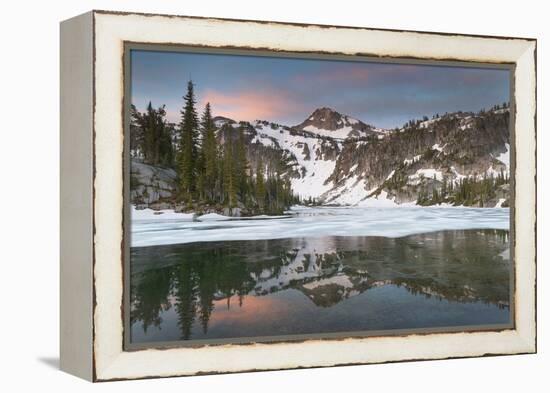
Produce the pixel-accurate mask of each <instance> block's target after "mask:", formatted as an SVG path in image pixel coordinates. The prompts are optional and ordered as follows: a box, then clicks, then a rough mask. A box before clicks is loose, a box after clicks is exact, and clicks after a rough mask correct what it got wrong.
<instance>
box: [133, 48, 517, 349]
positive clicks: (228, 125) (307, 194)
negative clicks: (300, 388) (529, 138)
mask: <svg viewBox="0 0 550 393" xmlns="http://www.w3.org/2000/svg"><path fill="white" fill-rule="evenodd" d="M128 64H129V73H128V75H129V77H127V78H126V79H125V83H126V89H127V90H126V92H127V96H128V102H127V106H128V107H127V108H126V109H127V115H126V124H127V129H126V138H127V140H128V142H127V149H126V154H127V162H128V163H129V165H128V171H129V174H128V179H129V181H128V182H126V183H127V187H128V193H127V198H126V204H127V205H126V208H127V209H128V212H129V217H130V220H129V222H127V223H126V228H125V230H126V236H127V239H128V241H129V255H128V260H127V263H128V265H127V266H128V269H129V274H128V277H129V278H128V280H127V282H126V283H125V285H126V287H127V296H128V303H127V304H128V308H129V309H128V310H126V316H127V327H126V330H127V333H126V334H128V335H129V342H130V344H138V345H150V346H156V345H159V346H161V345H192V344H201V343H218V342H219V343H225V342H256V341H285V340H294V339H304V338H308V337H328V338H330V337H348V336H368V335H391V334H407V333H410V332H432V331H465V330H483V329H491V330H498V329H505V328H510V327H512V313H513V304H512V302H511V299H512V298H511V296H512V290H513V276H512V272H513V260H512V259H511V252H510V245H511V241H510V209H511V206H510V205H511V203H512V199H511V191H512V189H511V184H513V183H511V180H513V179H511V175H512V171H511V160H510V157H511V153H510V151H511V145H512V143H511V136H512V135H513V132H512V130H511V126H510V124H511V108H513V103H511V99H512V95H511V84H510V80H511V72H512V71H511V70H510V69H509V68H505V67H500V66H491V65H483V64H477V65H476V64H449V63H436V62H434V63H430V64H426V63H414V62H410V61H408V62H406V61H391V62H388V61H381V60H369V59H360V60H357V59H355V58H354V59H351V58H349V59H348V58H328V57H325V58H305V57H292V56H281V55H279V56H276V55H266V54H256V53H254V52H251V53H231V52H224V53H215V52H206V51H191V50H187V51H186V50H183V49H182V50H175V49H166V48H164V49H162V48H161V49H159V48H153V49H150V50H149V49H132V50H130V51H129V61H128Z"/></svg>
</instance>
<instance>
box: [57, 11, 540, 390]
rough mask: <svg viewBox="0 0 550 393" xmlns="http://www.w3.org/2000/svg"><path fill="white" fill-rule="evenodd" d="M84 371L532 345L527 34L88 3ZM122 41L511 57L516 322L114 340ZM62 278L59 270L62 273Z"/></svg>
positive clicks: (271, 365) (452, 353) (285, 363)
mask: <svg viewBox="0 0 550 393" xmlns="http://www.w3.org/2000/svg"><path fill="white" fill-rule="evenodd" d="M92 17H93V21H94V23H93V26H94V27H93V29H94V31H93V44H94V57H95V65H94V75H93V76H94V82H93V83H94V86H93V87H94V89H95V93H94V94H95V96H94V102H95V108H94V113H93V115H94V124H93V128H94V133H95V139H94V146H93V151H94V160H95V178H94V190H95V192H94V211H93V214H94V216H93V219H94V223H95V235H94V238H93V246H94V266H93V275H94V294H95V307H94V309H93V321H94V330H93V359H92V360H91V361H92V367H93V371H94V372H93V379H94V380H111V379H133V378H144V377H156V376H179V375H193V374H198V373H220V372H238V371H247V370H273V369H288V368H296V367H323V366H334V365H343V364H358V363H379V362H389V361H404V360H418V359H440V358H448V357H469V356H483V355H492V354H516V353H532V352H535V351H536V310H535V296H536V251H535V238H536V236H535V235H536V233H535V231H536V160H535V156H536V129H535V119H536V101H535V90H536V61H535V58H536V41H535V40H531V39H507V38H495V37H475V36H464V35H447V34H437V33H417V32H398V31H385V30H373V29H362V28H361V29H359V28H346V27H327V26H304V25H292V24H280V23H266V22H254V21H231V20H219V19H207V18H190V17H172V16H159V15H141V14H118V13H108V12H93V13H92ZM124 42H139V43H152V44H165V43H171V44H181V45H188V46H193V45H199V46H212V47H237V48H261V49H264V50H283V51H291V52H325V53H327V52H334V53H338V54H349V55H357V54H363V55H373V56H382V57H401V58H403V57H414V58H420V59H422V58H424V59H442V60H457V61H478V62H486V63H502V62H505V63H515V65H516V71H515V80H514V85H515V103H516V114H515V132H516V135H518V136H519V137H517V138H516V145H515V152H516V161H515V162H516V169H515V170H516V173H515V181H516V188H515V189H516V190H518V191H517V192H516V195H515V202H514V203H515V208H516V214H515V223H514V225H515V235H516V236H515V240H516V243H515V247H514V248H513V249H514V252H515V309H514V310H515V314H514V315H515V329H511V330H504V331H499V332H464V333H434V334H421V335H420V334H419V335H414V334H413V335H408V336H399V337H370V338H349V339H338V340H308V341H306V342H302V343H289V342H286V343H270V344H261V343H257V344H252V345H235V344H234V345H229V344H228V345H220V346H211V347H208V346H205V347H200V348H189V347H186V348H172V349H162V350H158V349H145V350H136V351H129V352H125V351H124V350H123V326H124V323H123V319H122V314H121V304H122V300H123V299H122V298H123V263H122V258H123V255H122V247H121V242H122V239H123V226H122V223H123V118H122V116H123V113H124V111H123V108H122V105H123V93H124V86H123V78H122V75H123V53H124ZM62 279H63V278H62Z"/></svg>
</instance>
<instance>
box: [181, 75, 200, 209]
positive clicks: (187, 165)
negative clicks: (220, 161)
mask: <svg viewBox="0 0 550 393" xmlns="http://www.w3.org/2000/svg"><path fill="white" fill-rule="evenodd" d="M183 99H184V102H185V105H184V108H183V109H182V110H181V123H180V134H181V136H180V152H179V159H178V164H179V165H178V170H179V179H180V191H181V192H182V195H183V197H184V198H185V199H186V200H187V201H188V202H190V201H191V200H192V198H193V194H194V192H195V190H196V180H197V168H196V165H197V158H198V135H197V129H198V117H197V112H196V110H195V104H196V101H195V94H194V91H193V82H192V81H189V82H188V83H187V94H186V95H185V96H184V97H183Z"/></svg>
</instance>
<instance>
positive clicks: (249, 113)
mask: <svg viewBox="0 0 550 393" xmlns="http://www.w3.org/2000/svg"><path fill="white" fill-rule="evenodd" d="M207 102H210V105H211V106H212V112H213V114H214V115H215V116H226V117H229V118H231V119H234V120H248V121H253V120H256V119H262V120H263V119H266V120H270V119H277V118H278V117H280V116H288V114H289V113H292V112H295V111H296V109H297V105H296V103H295V102H293V101H292V99H291V98H290V97H289V96H288V94H286V93H283V92H277V91H274V90H269V91H255V90H241V91H237V92H230V93H226V92H220V91H216V90H213V89H208V90H206V91H204V92H203V93H202V94H201V100H200V102H199V108H204V106H205V105H206V103H207Z"/></svg>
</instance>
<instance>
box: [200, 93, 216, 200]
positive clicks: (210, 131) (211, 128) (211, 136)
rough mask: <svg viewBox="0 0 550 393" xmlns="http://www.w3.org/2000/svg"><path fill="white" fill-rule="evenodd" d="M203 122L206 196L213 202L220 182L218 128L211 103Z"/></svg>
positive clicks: (206, 108)
mask: <svg viewBox="0 0 550 393" xmlns="http://www.w3.org/2000/svg"><path fill="white" fill-rule="evenodd" d="M201 120H202V121H201V131H202V150H201V153H202V164H203V170H204V174H203V179H204V182H203V187H204V195H205V196H206V198H207V199H208V200H209V201H210V202H213V201H214V199H215V189H216V183H217V181H218V179H217V178H218V147H217V144H216V126H215V125H214V121H213V120H212V112H211V109H210V103H207V104H206V107H205V108H204V113H203V115H202V119H201Z"/></svg>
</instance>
